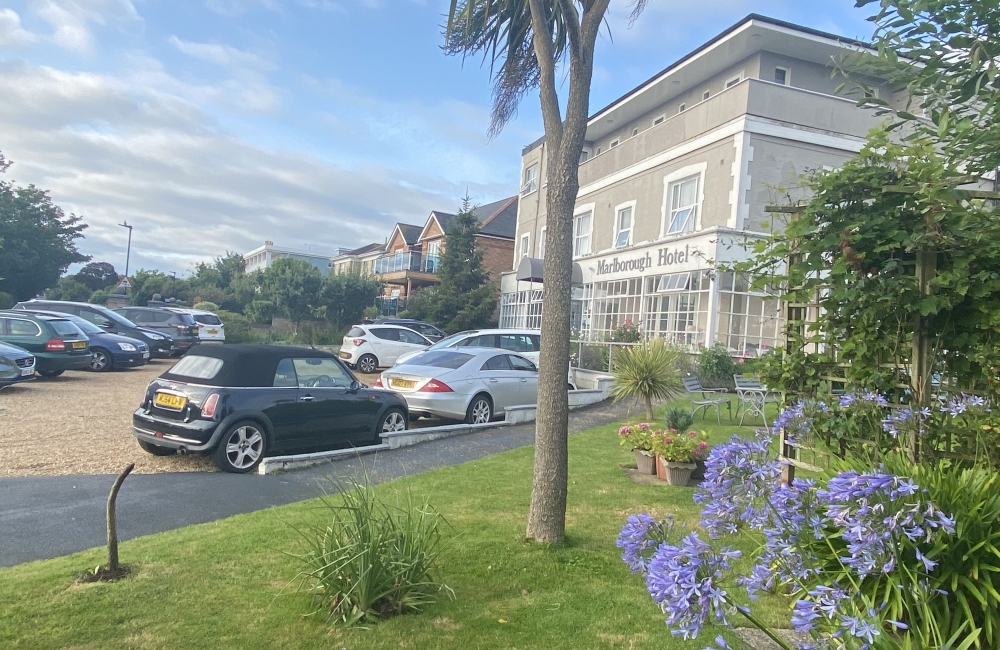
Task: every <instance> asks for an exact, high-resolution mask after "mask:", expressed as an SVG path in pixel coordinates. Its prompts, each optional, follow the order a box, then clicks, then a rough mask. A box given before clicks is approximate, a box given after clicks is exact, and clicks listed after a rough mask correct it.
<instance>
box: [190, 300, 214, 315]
mask: <svg viewBox="0 0 1000 650" xmlns="http://www.w3.org/2000/svg"><path fill="white" fill-rule="evenodd" d="M193 309H200V310H202V311H210V312H213V313H215V312H217V311H219V306H218V305H217V304H215V303H214V302H208V301H207V300H202V301H201V302H196V303H195V304H194V307H193Z"/></svg>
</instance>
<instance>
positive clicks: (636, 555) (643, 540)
mask: <svg viewBox="0 0 1000 650" xmlns="http://www.w3.org/2000/svg"><path fill="white" fill-rule="evenodd" d="M672 528H673V518H668V519H667V521H659V520H658V519H656V518H655V517H653V516H652V515H650V514H648V513H645V512H643V513H641V514H638V515H631V516H629V518H628V520H627V521H626V522H625V526H624V527H622V530H621V533H619V534H618V541H617V542H616V546H618V548H620V549H622V561H623V562H625V564H627V565H628V568H629V569H630V570H631V571H632V573H645V572H646V568H647V566H648V564H649V559H650V557H652V555H653V552H654V550H655V549H656V547H657V546H658V545H659V544H660V543H661V542H663V541H664V540H666V539H667V536H668V535H669V533H670V531H671V529H672Z"/></svg>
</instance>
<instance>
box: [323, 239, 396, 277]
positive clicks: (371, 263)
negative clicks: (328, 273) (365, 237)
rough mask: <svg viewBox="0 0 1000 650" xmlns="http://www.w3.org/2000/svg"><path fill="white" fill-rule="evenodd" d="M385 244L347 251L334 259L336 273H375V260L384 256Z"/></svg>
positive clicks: (369, 245)
mask: <svg viewBox="0 0 1000 650" xmlns="http://www.w3.org/2000/svg"><path fill="white" fill-rule="evenodd" d="M383 248H385V247H384V245H383V244H378V243H375V244H368V245H366V246H362V247H360V248H355V249H353V250H349V251H345V252H343V253H341V254H340V255H338V256H336V257H334V258H333V272H334V273H359V274H362V275H369V274H371V273H374V272H375V260H376V259H377V258H378V257H380V256H381V255H382V250H383Z"/></svg>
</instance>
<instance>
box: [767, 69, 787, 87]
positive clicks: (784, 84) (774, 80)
mask: <svg viewBox="0 0 1000 650" xmlns="http://www.w3.org/2000/svg"><path fill="white" fill-rule="evenodd" d="M778 70H784V71H785V83H781V82H780V81H778V80H777V79H771V81H773V82H774V83H776V84H779V85H781V86H791V85H792V70H791V68H789V67H787V66H783V65H776V66H774V72H775V76H777V72H778Z"/></svg>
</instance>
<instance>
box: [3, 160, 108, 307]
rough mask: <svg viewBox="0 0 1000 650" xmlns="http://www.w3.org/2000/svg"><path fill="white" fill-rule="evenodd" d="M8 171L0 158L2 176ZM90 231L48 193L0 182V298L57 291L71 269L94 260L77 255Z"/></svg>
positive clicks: (25, 296)
mask: <svg viewBox="0 0 1000 650" xmlns="http://www.w3.org/2000/svg"><path fill="white" fill-rule="evenodd" d="M8 167H10V162H8V161H6V160H5V159H4V158H3V156H2V155H0V173H3V172H5V171H6V170H7V168H8ZM86 227H87V225H86V224H84V223H83V222H82V220H81V219H80V217H77V216H75V215H73V214H70V215H68V216H67V215H66V213H64V212H63V211H62V208H60V207H59V206H57V205H55V204H54V203H53V202H52V198H51V197H50V196H49V194H48V192H46V191H45V190H40V189H38V188H37V187H35V186H34V185H28V186H26V187H24V186H21V187H18V186H15V185H14V184H13V183H10V182H7V181H0V292H4V293H9V294H11V295H12V296H14V298H15V299H17V300H27V299H29V298H33V297H34V296H36V295H38V294H39V293H41V292H42V291H43V290H44V289H46V288H48V287H52V286H54V285H55V284H56V282H58V280H59V276H61V275H62V274H63V272H65V271H66V268H67V267H68V266H69V265H70V264H74V263H76V262H86V261H87V260H89V259H90V258H89V257H87V256H86V255H82V254H81V253H80V252H79V251H78V250H77V249H76V240H77V239H79V238H80V237H83V230H84V229H85V228H86Z"/></svg>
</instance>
